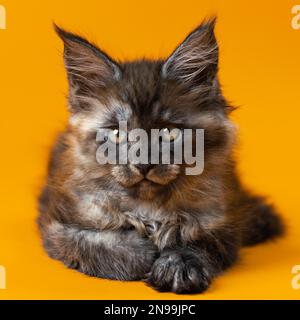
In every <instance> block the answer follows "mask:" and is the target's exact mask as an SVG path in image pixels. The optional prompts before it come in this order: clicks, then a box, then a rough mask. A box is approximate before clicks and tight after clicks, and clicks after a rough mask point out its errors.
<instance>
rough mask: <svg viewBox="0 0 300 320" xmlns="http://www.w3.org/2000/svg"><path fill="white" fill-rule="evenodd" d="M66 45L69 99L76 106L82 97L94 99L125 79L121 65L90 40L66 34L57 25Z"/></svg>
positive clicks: (65, 58) (55, 27)
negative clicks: (122, 78)
mask: <svg viewBox="0 0 300 320" xmlns="http://www.w3.org/2000/svg"><path fill="white" fill-rule="evenodd" d="M54 29H55V31H56V33H57V34H58V36H59V37H60V38H61V39H62V41H63V42H64V60H65V66H66V70H67V74H68V80H69V87H70V90H69V92H70V94H69V100H70V104H71V108H72V105H73V106H74V104H75V102H77V103H79V102H78V100H79V99H80V97H85V96H88V97H91V96H93V93H95V92H97V89H99V88H105V87H108V86H109V85H111V84H112V83H113V82H115V81H118V80H119V79H120V77H121V68H120V66H119V65H118V63H117V62H115V61H114V60H113V59H112V58H110V57H109V56H108V54H106V53H105V52H104V51H102V50H101V49H99V48H98V47H97V46H96V45H94V44H92V43H90V42H89V41H87V40H86V39H84V38H82V37H80V36H78V35H76V34H73V33H70V32H68V31H65V30H64V29H62V28H60V27H58V26H57V25H55V24H54Z"/></svg>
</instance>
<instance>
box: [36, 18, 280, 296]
mask: <svg viewBox="0 0 300 320" xmlns="http://www.w3.org/2000/svg"><path fill="white" fill-rule="evenodd" d="M214 25H215V20H214V19H211V20H207V21H204V22H203V23H202V24H201V25H200V26H199V27H198V28H196V29H195V30H194V31H193V32H191V33H190V34H189V35H188V36H187V38H186V39H185V40H184V41H183V42H182V43H181V44H180V45H179V46H178V47H177V48H176V49H175V50H174V52H173V53H172V54H171V56H170V57H169V58H167V59H166V60H157V61H150V60H138V61H132V62H124V63H119V62H116V61H114V60H113V59H112V58H111V57H109V56H108V55H107V54H106V53H105V52H104V51H102V50H100V49H99V48H98V47H97V46H95V45H93V44H91V43H90V42H88V41H87V40H85V39H83V38H82V37H79V36H77V35H74V34H71V33H69V32H66V31H64V30H62V29H60V28H58V27H56V31H57V33H58V35H59V36H60V38H61V39H62V40H63V42H64V60H65V65H66V70H67V74H68V81H69V109H70V119H69V123H68V126H67V128H66V130H65V132H64V133H62V134H61V135H60V137H59V139H58V141H57V143H56V145H55V147H54V149H53V152H52V155H51V159H50V164H49V172H48V178H47V183H46V186H45V188H44V189H43V192H42V194H41V196H40V200H39V204H40V215H39V218H38V224H39V228H40V231H41V235H42V238H43V244H44V247H45V249H46V251H47V252H48V254H49V256H50V257H52V258H54V259H57V260H60V261H62V262H63V263H64V264H65V265H66V266H68V267H70V268H74V269H77V270H78V271H80V272H82V273H85V274H88V275H91V276H95V277H101V278H109V279H117V280H145V281H146V282H147V283H148V284H149V285H150V286H152V287H154V288H155V289H157V290H159V291H172V292H175V293H196V292H202V291H204V290H205V289H207V288H208V286H209V285H210V283H211V281H212V279H213V278H214V277H215V276H216V275H218V274H219V273H221V272H222V271H223V270H225V269H226V268H227V267H229V266H230V265H232V264H233V263H234V262H235V261H236V259H237V257H238V251H239V249H240V248H241V247H242V246H247V245H254V244H257V243H260V242H263V241H265V240H268V239H273V238H274V237H276V236H279V235H281V234H282V233H283V224H282V222H281V219H280V218H279V216H278V215H277V213H276V212H275V211H274V209H273V208H272V207H271V206H270V205H268V204H267V203H265V201H264V199H263V198H262V197H259V196H255V195H252V194H251V193H249V192H248V191H247V190H245V188H244V187H243V186H242V185H241V183H240V180H239V178H238V176H237V174H236V166H235V161H234V159H233V157H232V149H233V146H234V141H235V130H234V126H233V125H232V123H231V122H230V120H229V118H228V115H229V114H230V112H231V111H232V109H233V108H232V107H230V106H229V104H228V103H227V102H226V100H225V98H224V97H223V95H222V92H221V88H220V85H219V82H218V76H217V72H218V45H217V41H216V38H215V35H214ZM120 120H125V121H127V122H128V125H129V127H130V129H132V128H136V127H139V128H143V129H145V130H150V129H151V128H174V127H175V128H202V129H204V130H205V140H204V142H205V168H204V172H203V173H202V174H201V175H190V176H189V175H186V174H185V173H184V170H183V169H184V167H185V164H183V165H177V164H170V165H166V164H157V165H151V164H138V165H133V164H128V165H118V164H105V165H99V164H98V163H97V161H96V157H95V154H96V149H97V142H96V132H97V129H99V128H112V129H114V128H117V127H118V122H119V121H120Z"/></svg>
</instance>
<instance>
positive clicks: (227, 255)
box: [147, 226, 239, 294]
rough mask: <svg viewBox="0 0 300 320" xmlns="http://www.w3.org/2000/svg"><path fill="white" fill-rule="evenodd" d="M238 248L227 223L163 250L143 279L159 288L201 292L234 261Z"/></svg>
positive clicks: (234, 235) (173, 290)
mask: <svg viewBox="0 0 300 320" xmlns="http://www.w3.org/2000/svg"><path fill="white" fill-rule="evenodd" d="M238 248H239V240H238V238H237V235H236V234H235V232H234V231H233V230H232V229H231V228H230V226H228V227H222V228H219V229H216V230H210V232H209V233H207V234H203V235H202V236H201V237H200V238H199V240H198V241H194V242H191V243H189V244H186V245H177V246H172V247H166V248H165V249H163V250H162V252H161V255H160V257H159V258H158V259H157V260H156V261H155V263H154V264H153V266H152V269H151V272H150V275H149V277H148V280H147V281H148V283H149V284H150V285H151V286H152V287H154V288H155V289H157V290H159V291H172V292H175V293H179V294H182V293H198V292H202V291H204V290H206V289H207V288H208V286H209V284H210V282H211V280H212V279H213V278H214V277H215V276H216V275H217V274H219V273H220V272H222V271H223V270H225V269H226V268H227V267H229V266H230V265H231V264H232V263H233V262H234V261H235V260H236V258H237V253H238Z"/></svg>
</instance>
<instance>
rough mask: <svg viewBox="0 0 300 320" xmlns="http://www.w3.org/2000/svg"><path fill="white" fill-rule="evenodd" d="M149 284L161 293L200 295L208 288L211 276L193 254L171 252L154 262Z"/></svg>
mask: <svg viewBox="0 0 300 320" xmlns="http://www.w3.org/2000/svg"><path fill="white" fill-rule="evenodd" d="M147 282H148V284H150V286H152V287H153V288H155V289H156V290H158V291H161V292H166V291H171V292H175V293H178V294H186V293H200V292H203V291H205V290H206V289H207V288H208V286H209V284H210V276H209V272H208V270H206V268H205V267H203V266H202V265H201V262H200V261H199V260H198V258H197V257H195V256H194V255H193V254H192V253H189V252H188V253H185V252H181V251H171V250H170V251H166V252H164V253H163V254H162V255H161V256H160V257H159V258H158V259H157V260H156V261H155V262H154V264H153V266H152V269H151V272H150V274H149V276H148V279H147Z"/></svg>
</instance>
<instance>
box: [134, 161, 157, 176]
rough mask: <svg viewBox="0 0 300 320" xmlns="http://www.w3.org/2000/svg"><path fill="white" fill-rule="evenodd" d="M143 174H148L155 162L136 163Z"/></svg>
mask: <svg viewBox="0 0 300 320" xmlns="http://www.w3.org/2000/svg"><path fill="white" fill-rule="evenodd" d="M134 166H135V167H136V168H137V169H138V170H139V171H140V173H141V174H142V175H144V176H145V175H146V174H147V173H148V172H149V171H150V170H151V169H152V168H153V167H154V165H153V164H142V163H139V164H135V165H134Z"/></svg>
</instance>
